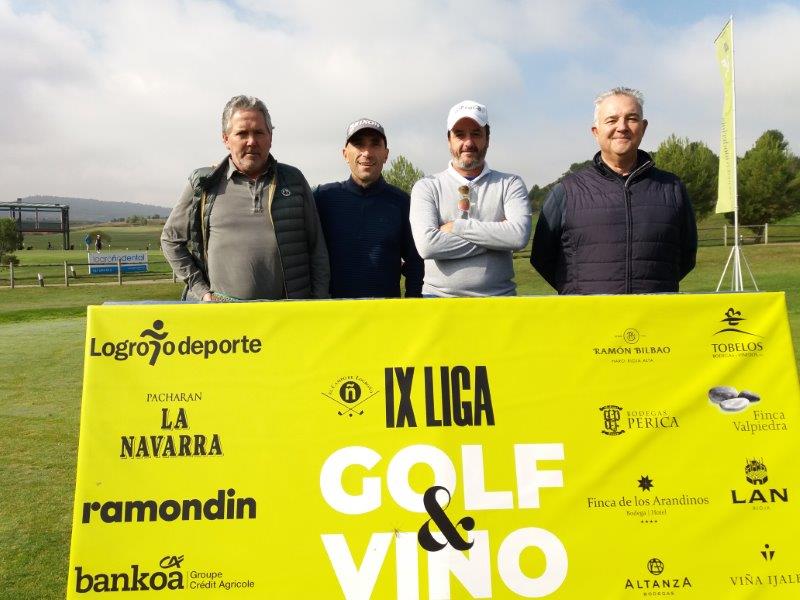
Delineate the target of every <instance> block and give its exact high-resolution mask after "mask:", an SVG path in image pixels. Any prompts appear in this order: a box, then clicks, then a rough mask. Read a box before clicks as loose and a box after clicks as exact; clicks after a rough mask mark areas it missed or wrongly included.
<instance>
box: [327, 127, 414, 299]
mask: <svg viewBox="0 0 800 600" xmlns="http://www.w3.org/2000/svg"><path fill="white" fill-rule="evenodd" d="M342 156H343V157H344V160H345V161H346V162H347V165H348V166H349V167H350V177H349V178H348V179H346V180H344V181H339V182H336V183H327V184H325V185H321V186H319V187H318V188H317V189H315V190H314V199H315V200H316V202H317V211H318V212H319V218H320V221H321V222H322V231H323V233H324V236H325V242H326V244H327V247H328V255H329V256H330V262H331V289H330V291H331V297H332V298H398V297H400V276H401V274H402V276H404V277H405V295H406V297H414V296H419V295H420V293H421V290H422V272H423V265H422V259H421V258H420V257H419V254H418V253H417V249H416V247H415V246H414V238H413V237H412V236H411V225H410V224H409V222H408V210H409V198H408V194H407V193H405V192H404V191H403V190H401V189H400V188H397V187H395V186H393V185H390V184H388V183H387V182H386V180H385V179H384V178H383V176H382V175H381V173H382V170H383V165H384V164H385V163H386V160H387V158H388V157H389V148H388V147H387V146H386V133H385V132H384V129H383V126H382V125H381V124H380V123H378V122H377V121H375V120H373V119H366V118H364V119H358V120H357V121H354V122H352V123H350V125H348V127H347V130H346V132H345V142H344V149H342Z"/></svg>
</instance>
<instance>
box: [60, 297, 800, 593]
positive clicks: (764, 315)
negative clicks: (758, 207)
mask: <svg viewBox="0 0 800 600" xmlns="http://www.w3.org/2000/svg"><path fill="white" fill-rule="evenodd" d="M799 427H800V389H798V378H797V370H796V368H795V363H794V358H793V352H792V343H791V337H790V332H789V327H788V321H787V317H786V304H785V300H784V296H783V294H782V293H760V294H756V293H740V294H708V295H664V296H628V297H625V296H616V297H615V296H607V297H605V296H599V297H543V298H524V297H520V298H485V299H435V300H428V299H421V300H374V301H372V300H369V301H367V300H364V301H348V300H342V301H317V302H265V303H249V304H225V305H141V306H107V307H106V306H104V307H90V308H89V318H88V329H87V339H86V356H85V377H84V389H83V406H82V412H81V434H80V445H79V456H78V476H77V483H76V490H75V506H74V514H73V526H72V546H71V556H70V567H69V575H68V582H67V597H68V598H84V597H87V596H92V595H94V594H106V593H109V592H112V593H113V592H118V593H122V592H129V591H142V592H147V593H153V592H158V593H159V594H160V596H156V597H162V596H163V597H172V598H216V597H220V598H260V599H263V598H315V599H323V598H324V599H329V598H347V599H368V598H375V599H388V598H402V599H404V600H410V599H414V600H415V599H420V598H558V599H564V598H566V599H575V600H578V599H581V600H584V599H587V598H598V599H600V598H602V599H603V600H606V599H609V598H620V599H634V598H648V597H660V596H672V597H676V598H702V599H704V600H708V599H709V598H726V599H731V598H733V599H736V598H742V599H744V598H747V599H753V598H797V597H798V595H799V594H800V575H798V574H799V573H800V541H798V536H797V531H798V519H800V517H799V516H798V515H800V513H798V506H799V505H798V501H799V500H798V496H797V494H798V492H800V470H799V469H798V468H797V457H798V455H800V436H798V431H800V430H799V429H798V428H799ZM102 597H107V596H105V595H104V596H102ZM108 597H114V596H110V595H109V596H108ZM125 597H127V596H125ZM148 597H149V596H148Z"/></svg>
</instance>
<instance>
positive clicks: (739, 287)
mask: <svg viewBox="0 0 800 600" xmlns="http://www.w3.org/2000/svg"><path fill="white" fill-rule="evenodd" d="M733 39H734V38H733V15H731V91H732V98H731V109H732V113H733V135H732V136H731V148H732V150H733V174H732V179H733V239H734V248H735V249H736V252H735V255H734V257H733V278H734V280H735V283H734V286H733V290H734V291H736V292H741V291H743V290H744V282H743V281H742V261H741V249H740V248H739V183H738V177H739V165H738V164H736V163H737V158H736V157H737V156H739V155H738V154H737V153H736V56H735V55H736V47H735V46H734V45H733Z"/></svg>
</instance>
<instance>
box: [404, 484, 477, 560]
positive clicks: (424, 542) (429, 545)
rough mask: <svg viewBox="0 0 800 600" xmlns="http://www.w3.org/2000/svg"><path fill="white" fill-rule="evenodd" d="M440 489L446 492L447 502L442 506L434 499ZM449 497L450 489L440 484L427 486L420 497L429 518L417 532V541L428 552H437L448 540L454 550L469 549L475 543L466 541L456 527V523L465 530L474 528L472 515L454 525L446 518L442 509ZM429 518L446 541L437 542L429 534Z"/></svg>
mask: <svg viewBox="0 0 800 600" xmlns="http://www.w3.org/2000/svg"><path fill="white" fill-rule="evenodd" d="M440 490H441V491H443V492H444V493H445V494H447V502H445V503H444V506H442V505H440V504H439V503H438V502H437V501H436V493H437V492H439V491H440ZM450 498H451V496H450V491H449V490H448V489H447V488H445V487H442V486H440V485H434V486H431V487H429V488H428V489H427V490H426V491H425V494H424V496H423V497H422V502H423V504H424V505H425V510H426V511H428V514H429V515H430V517H431V518H430V519H428V520H427V521H425V524H424V525H423V526H422V527H420V529H419V532H418V533H417V540H418V541H419V545H420V546H422V547H423V548H424V549H425V550H427V551H428V552H438V551H439V550H441V549H442V548H444V547H445V546H447V543H448V542H449V543H450V545H451V546H452V547H453V548H455V549H456V550H469V549H470V548H472V545H473V544H474V543H475V542H474V541H473V542H467V540H465V539H464V538H462V537H461V535H460V534H459V533H458V530H457V529H456V525H461V527H463V528H464V529H465V530H466V531H472V530H473V529H475V519H473V518H472V517H464V518H463V519H461V520H460V521H459V522H458V523H456V525H453V522H452V521H451V520H450V519H448V518H447V515H446V514H444V509H446V508H447V507H448V506H449V504H450ZM431 520H433V522H434V523H436V525H437V526H438V527H439V531H441V532H442V535H444V538H445V539H446V540H447V542H445V543H442V542H439V541H437V540H436V539H435V538H434V537H433V534H431V530H430V522H431Z"/></svg>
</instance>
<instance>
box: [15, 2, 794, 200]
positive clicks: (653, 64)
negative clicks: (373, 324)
mask: <svg viewBox="0 0 800 600" xmlns="http://www.w3.org/2000/svg"><path fill="white" fill-rule="evenodd" d="M730 14H733V15H734V19H735V53H736V54H735V58H736V87H737V119H738V135H737V144H738V149H739V154H740V155H741V154H742V153H744V151H745V150H746V149H747V148H749V147H750V146H751V145H752V144H753V142H754V140H755V139H756V138H757V137H758V136H759V135H760V134H761V133H762V132H763V131H764V130H766V129H780V130H781V131H783V132H784V134H785V135H786V136H787V137H788V139H789V141H790V143H791V147H792V149H793V151H794V152H795V153H800V108H799V107H800V70H798V67H797V61H798V57H800V0H795V1H791V2H771V1H769V0H766V1H763V2H755V1H752V2H745V1H735V0H732V1H713V0H671V1H669V2H666V1H663V2H662V1H659V2H656V1H653V2H642V1H635V0H589V1H583V0H561V1H559V2H554V1H552V0H531V1H527V2H525V1H514V0H507V1H500V0H497V1H494V2H485V1H482V0H458V1H456V0H401V1H398V0H394V1H383V0H378V1H375V2H369V3H365V2H351V1H349V0H336V1H330V0H294V1H287V0H250V1H247V0H227V1H223V0H192V1H189V0H109V1H94V2H90V1H83V0H70V1H61V2H58V1H52V2H48V1H36V0H26V1H9V0H0V108H2V114H3V119H2V124H0V191H2V195H0V200H3V201H8V200H13V199H14V198H17V197H25V196H30V195H37V194H41V195H57V196H75V197H86V198H98V199H101V200H119V201H130V202H145V203H148V204H156V205H161V206H173V205H174V203H175V201H176V200H177V197H178V195H179V193H180V191H181V189H182V188H183V186H184V184H185V181H186V177H187V175H188V173H189V172H190V171H191V170H192V169H193V168H195V167H199V166H204V165H209V164H211V163H214V162H217V161H218V160H219V159H220V158H222V156H223V155H224V152H225V150H224V147H223V146H222V143H221V140H220V136H221V133H220V113H221V110H222V107H223V106H224V104H225V102H226V101H227V100H228V99H229V98H230V97H231V96H233V95H235V94H239V93H246V94H253V95H256V96H259V97H260V98H262V99H263V100H264V101H265V102H266V104H267V106H268V107H269V109H270V112H271V113H272V116H273V121H274V123H275V126H276V130H275V137H274V140H273V154H274V155H275V156H276V158H278V160H280V161H281V162H286V163H289V164H293V165H295V166H297V167H300V168H301V169H302V170H303V172H304V173H305V175H306V177H307V179H308V180H309V182H310V183H311V184H312V185H314V184H317V183H322V182H325V181H331V180H337V179H344V178H345V177H346V175H347V174H348V171H347V168H346V164H345V163H344V161H343V159H342V157H341V147H342V144H343V132H344V128H345V126H346V125H347V123H348V122H350V121H352V120H354V119H356V118H359V117H363V116H366V117H371V118H374V119H377V120H379V121H380V122H382V123H383V124H384V126H385V127H386V130H387V133H388V137H389V148H390V151H391V155H394V156H397V155H399V154H402V155H404V156H406V157H407V158H408V159H410V160H411V161H412V163H414V165H415V166H417V167H419V168H421V169H422V170H423V171H425V172H426V173H433V172H436V171H440V170H442V169H443V168H444V167H445V166H446V163H447V160H448V154H447V147H446V141H445V127H446V126H445V117H446V114H447V111H448V109H449V107H450V106H451V105H453V104H454V103H456V102H458V101H460V100H464V99H472V100H478V101H480V102H483V103H485V104H486V105H487V106H488V109H489V117H490V122H491V124H492V142H491V146H490V150H489V156H488V160H489V164H490V165H491V166H492V167H494V168H496V169H500V170H503V171H509V172H514V173H519V174H520V175H522V177H523V178H524V180H525V182H526V183H527V184H528V186H532V185H533V184H539V185H544V184H546V183H548V182H550V181H552V180H553V179H555V178H556V177H557V176H558V175H560V174H561V173H562V172H563V171H564V170H566V169H567V167H568V166H569V165H570V163H572V162H575V161H580V160H585V159H586V158H588V157H589V156H590V155H591V154H592V153H593V152H594V149H595V146H594V140H593V139H592V137H591V135H590V132H589V127H590V126H591V118H592V108H593V107H592V99H593V97H594V96H595V95H596V94H597V93H598V92H601V91H603V90H605V89H608V88H610V87H613V86H615V85H620V84H622V85H627V86H631V87H637V88H639V89H641V90H642V91H643V92H644V94H645V99H646V102H645V116H646V117H647V118H648V119H649V121H650V127H649V129H648V131H647V135H646V136H645V140H644V144H643V147H645V148H647V149H650V148H655V147H657V146H658V144H659V143H660V142H661V141H662V140H663V139H664V138H665V137H666V136H668V135H669V134H671V133H675V134H677V135H679V136H682V137H689V138H691V139H693V140H702V141H704V142H706V143H707V144H708V145H709V146H710V147H711V148H712V149H713V150H714V151H715V152H716V151H718V149H719V118H720V109H721V104H722V85H721V82H720V78H719V73H718V70H717V64H716V58H715V54H714V46H713V42H714V38H715V37H716V36H717V34H718V33H719V31H720V29H721V28H722V26H723V25H724V23H725V20H726V19H727V17H728V16H729V15H730ZM390 157H391V156H390Z"/></svg>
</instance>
